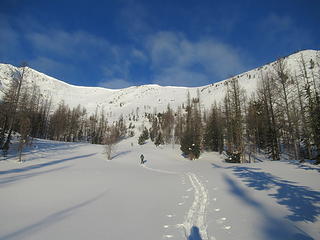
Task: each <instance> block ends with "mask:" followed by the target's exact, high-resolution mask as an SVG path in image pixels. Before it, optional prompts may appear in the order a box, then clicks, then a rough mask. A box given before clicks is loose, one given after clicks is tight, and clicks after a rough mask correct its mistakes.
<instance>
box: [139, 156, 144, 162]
mask: <svg viewBox="0 0 320 240" xmlns="http://www.w3.org/2000/svg"><path fill="white" fill-rule="evenodd" d="M140 160H141V161H140V164H144V156H143V154H141V155H140Z"/></svg>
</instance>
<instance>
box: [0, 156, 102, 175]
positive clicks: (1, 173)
mask: <svg viewBox="0 0 320 240" xmlns="http://www.w3.org/2000/svg"><path fill="white" fill-rule="evenodd" d="M94 155H96V153H92V154H86V155H80V156H75V157H71V158H64V159H60V160H53V161H50V162H45V163H39V164H34V165H30V166H26V167H22V168H14V169H10V170H5V171H0V175H3V174H9V173H21V172H27V171H30V170H34V169H38V168H43V167H47V166H52V165H56V164H59V163H63V162H67V161H72V160H76V159H80V158H87V157H91V156H94Z"/></svg>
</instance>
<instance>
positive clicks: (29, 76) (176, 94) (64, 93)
mask: <svg viewBox="0 0 320 240" xmlns="http://www.w3.org/2000/svg"><path fill="white" fill-rule="evenodd" d="M301 55H303V57H304V60H305V62H306V64H307V66H309V62H310V59H313V61H315V59H316V58H317V57H319V55H320V51H316V50H305V51H301V52H298V53H295V54H292V55H290V56H288V57H286V58H285V61H286V65H287V67H288V70H289V72H290V73H291V74H292V75H294V74H295V73H296V72H300V69H301V66H300V65H299V62H300V61H301ZM274 64H275V62H272V63H270V64H267V65H264V66H262V67H259V68H256V69H253V70H250V71H248V72H245V73H242V74H239V75H236V76H234V77H233V78H236V79H238V80H239V84H240V86H241V87H242V88H244V89H245V90H246V92H247V96H250V95H251V94H252V93H253V92H254V91H255V90H256V88H257V83H258V79H259V78H260V77H261V74H262V73H264V72H267V71H273V66H274ZM307 69H308V68H307ZM15 71H17V68H16V67H14V66H12V65H9V64H0V88H6V87H7V86H8V85H9V82H10V80H11V79H12V77H13V76H14V73H15ZM25 79H26V81H27V82H28V83H35V84H36V85H38V86H39V87H40V90H41V92H42V94H43V95H44V96H47V97H52V100H53V106H57V104H58V103H59V102H60V101H62V100H64V102H65V103H66V104H68V105H69V106H70V107H76V106H77V105H79V104H80V105H81V106H84V107H85V108H86V109H87V110H88V112H89V113H94V112H95V111H96V110H98V111H101V110H102V109H104V111H105V112H108V113H109V117H112V118H117V117H118V116H119V115H120V114H123V115H124V116H126V115H128V114H130V113H131V112H137V111H139V113H140V114H141V113H144V112H154V111H157V112H161V111H163V110H164V109H166V107H167V106H168V104H170V106H171V107H172V108H177V107H178V106H181V104H182V103H183V102H185V101H186V98H187V93H188V92H189V93H190V95H191V97H196V96H197V91H199V93H200V98H201V103H202V106H203V107H204V108H210V106H211V105H212V104H213V103H214V101H217V102H219V101H221V100H222V99H223V97H224V95H225V92H226V88H227V87H226V85H227V82H228V81H230V79H231V78H229V79H226V80H224V81H220V82H217V83H213V84H211V85H207V86H201V87H197V88H187V87H169V86H167V87H163V86H159V85H142V86H134V87H129V88H124V89H118V90H111V89H106V88H101V87H80V86H73V85H70V84H67V83H65V82H62V81H59V80H57V79H55V78H52V77H49V76H47V75H45V74H43V73H40V72H37V71H35V70H33V69H30V68H28V70H27V73H26V75H25ZM195 81H196V79H195ZM173 84H174V80H173ZM0 94H1V93H0ZM0 97H1V96H0ZM110 113H111V114H110Z"/></svg>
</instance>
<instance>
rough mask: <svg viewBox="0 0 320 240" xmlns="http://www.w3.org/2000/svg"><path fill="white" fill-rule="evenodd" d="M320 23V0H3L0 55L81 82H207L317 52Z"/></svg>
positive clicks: (115, 85)
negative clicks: (303, 52) (299, 52)
mask: <svg viewBox="0 0 320 240" xmlns="http://www.w3.org/2000/svg"><path fill="white" fill-rule="evenodd" d="M319 22H320V1H318V0H288V1H287V0H282V1H279V0H278V1H273V0H269V1H245V0H244V1H241V0H238V1H230V0H224V1H213V0H212V1H205V0H194V1H193V0H192V1H191V0H180V1H177V0H161V1H153V0H148V1H147V0H146V1H133V0H132V1H131V0H113V1H111V0H110V1H94V0H91V1H80V0H77V1H73V0H70V1H67V0H64V1H62V0H55V1H46V0H29V1H27V0H2V1H1V8H0V62H3V63H11V64H14V65H19V64H20V63H21V62H23V61H26V62H27V63H28V64H29V66H30V67H32V68H34V69H36V70H38V71H40V72H44V73H46V74H48V75H50V76H53V77H56V78H58V79H60V80H63V81H65V82H68V83H71V84H75V85H83V86H103V87H107V88H123V87H128V86H133V85H141V84H153V83H155V84H160V85H173V86H202V85H206V84H210V83H213V82H216V81H220V80H223V79H225V78H227V77H230V76H232V75H234V74H237V73H241V72H243V71H247V70H250V69H252V68H255V67H258V66H260V65H263V64H266V63H268V62H270V61H273V60H275V59H276V58H278V57H281V56H286V55H289V54H291V53H293V52H295V51H297V50H300V49H319V46H320V44H319V43H320V31H319Z"/></svg>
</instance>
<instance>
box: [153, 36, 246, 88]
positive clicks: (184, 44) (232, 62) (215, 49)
mask: <svg viewBox="0 0 320 240" xmlns="http://www.w3.org/2000/svg"><path fill="white" fill-rule="evenodd" d="M147 49H148V52H149V55H150V58H151V67H152V69H153V71H154V79H155V82H157V83H158V84H163V85H184V86H201V85H203V84H209V83H210V82H213V81H217V80H223V79H224V78H227V77H229V76H230V75H233V74H235V73H239V72H241V71H243V70H244V69H245V67H244V66H245V65H246V64H245V63H244V62H243V60H242V59H241V57H240V52H239V51H238V50H237V49H235V48H233V47H232V46H230V45H228V44H225V43H223V42H219V41H218V40H216V39H213V38H207V39H200V40H198V41H191V40H189V39H187V38H186V37H185V36H184V35H183V34H181V33H176V32H158V33H157V34H154V35H152V36H151V37H149V38H148V40H147Z"/></svg>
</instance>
